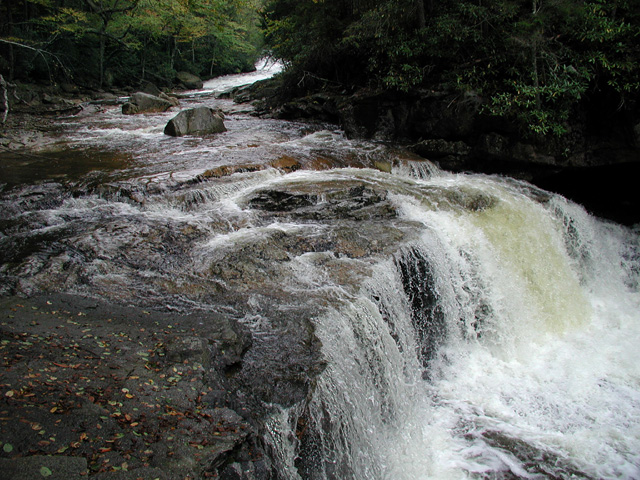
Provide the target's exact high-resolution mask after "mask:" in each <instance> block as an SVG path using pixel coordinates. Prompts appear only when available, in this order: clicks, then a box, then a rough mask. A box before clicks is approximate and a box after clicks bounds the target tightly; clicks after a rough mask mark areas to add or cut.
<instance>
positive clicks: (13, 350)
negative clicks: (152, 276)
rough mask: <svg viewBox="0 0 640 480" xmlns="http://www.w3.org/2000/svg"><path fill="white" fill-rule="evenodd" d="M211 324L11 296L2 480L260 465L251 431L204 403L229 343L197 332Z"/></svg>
mask: <svg viewBox="0 0 640 480" xmlns="http://www.w3.org/2000/svg"><path fill="white" fill-rule="evenodd" d="M174 320H175V319H174ZM201 324H202V318H199V319H196V318H190V317H186V318H185V317H181V318H180V324H177V323H175V322H173V321H172V317H171V315H168V314H158V313H151V312H146V311H142V310H139V309H137V310H134V309H127V308H115V307H112V306H106V305H103V304H100V303H98V302H92V301H90V300H80V299H77V298H76V299H72V298H71V297H66V296H57V297H56V296H49V297H47V298H44V297H42V298H34V299H29V300H25V299H20V298H17V297H10V298H4V299H2V300H1V302H0V354H1V355H2V359H3V368H2V370H1V371H0V478H3V479H9V478H11V479H22V478H24V479H27V478H28V479H34V478H41V477H43V478H44V477H48V478H50V479H58V478H64V479H65V480H71V479H75V478H86V476H87V475H91V476H92V478H97V479H100V478H124V479H138V478H142V479H145V480H146V479H155V478H160V479H173V478H176V479H178V478H179V479H184V478H207V477H215V476H217V475H218V473H219V471H218V470H219V469H220V470H222V469H223V468H225V467H227V466H228V464H230V463H233V462H247V463H249V464H251V465H252V466H254V465H257V464H259V463H260V460H261V459H260V454H259V453H258V452H257V451H253V450H252V448H251V444H252V442H251V427H250V426H249V424H248V423H247V422H246V421H245V420H243V419H242V417H241V416H239V415H238V413H236V412H234V411H233V410H230V409H229V408H213V407H211V406H210V405H211V403H212V402H210V401H205V399H207V396H208V395H209V400H210V398H211V395H212V394H213V395H214V396H215V391H213V390H214V389H213V387H212V386H211V385H214V384H219V383H220V382H219V380H216V379H214V378H211V376H212V375H214V376H215V375H216V373H215V371H216V368H215V365H212V364H211V362H212V361H214V362H215V355H212V352H213V351H215V349H216V344H219V343H220V342H228V341H229V335H228V334H226V335H224V334H223V335H221V334H220V332H221V331H223V330H224V329H222V330H221V329H219V328H218V331H217V333H216V332H213V333H212V332H209V333H210V335H209V336H208V337H209V338H207V337H206V336H202V335H199V336H198V337H195V336H193V335H194V333H193V331H194V328H195V325H199V327H200V328H202V325H201ZM216 328H217V327H216ZM214 330H215V328H214ZM232 336H233V335H232ZM218 346H220V345H218ZM212 359H213V360H212ZM212 366H213V368H211V367H212ZM212 391H213V393H212ZM227 468H228V467H227Z"/></svg>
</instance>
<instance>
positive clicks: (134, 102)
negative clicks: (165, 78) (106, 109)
mask: <svg viewBox="0 0 640 480" xmlns="http://www.w3.org/2000/svg"><path fill="white" fill-rule="evenodd" d="M173 106H174V103H173V102H172V101H171V100H168V99H165V98H161V97H156V96H155V95H150V94H148V93H143V92H137V93H134V94H133V95H131V97H130V98H129V101H128V102H127V103H125V104H124V105H122V113H123V114H125V115H135V114H139V113H155V112H166V111H167V110H169V109H170V108H171V107H173Z"/></svg>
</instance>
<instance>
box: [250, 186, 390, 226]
mask: <svg viewBox="0 0 640 480" xmlns="http://www.w3.org/2000/svg"><path fill="white" fill-rule="evenodd" d="M318 187H319V188H318V189H317V191H318V193H306V192H300V191H297V192H296V191H292V190H266V191H259V192H256V193H255V194H254V195H253V196H252V197H251V198H250V199H249V201H248V204H249V206H250V207H252V208H257V209H260V210H265V211H268V212H280V213H286V212H293V211H295V216H296V218H302V219H330V218H345V219H356V220H358V219H360V220H365V219H373V218H393V217H395V216H396V213H395V210H394V208H393V207H392V206H391V204H390V203H389V202H388V201H387V194H386V191H382V190H381V191H377V190H375V189H374V188H372V187H370V186H365V185H362V184H357V183H355V184H352V185H349V184H347V185H334V186H330V185H325V186H324V187H325V188H322V187H323V186H318ZM294 188H295V187H294Z"/></svg>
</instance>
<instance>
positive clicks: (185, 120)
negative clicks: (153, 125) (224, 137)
mask: <svg viewBox="0 0 640 480" xmlns="http://www.w3.org/2000/svg"><path fill="white" fill-rule="evenodd" d="M223 119H224V115H223V114H222V112H220V111H218V110H215V109H213V108H209V107H198V108H192V109H189V110H183V111H182V112H180V113H179V114H178V115H176V116H175V117H173V118H172V119H171V120H169V123H167V126H166V127H165V129H164V133H165V135H171V136H172V137H181V136H183V135H208V134H212V133H222V132H226V131H227V129H226V127H225V126H224V122H223Z"/></svg>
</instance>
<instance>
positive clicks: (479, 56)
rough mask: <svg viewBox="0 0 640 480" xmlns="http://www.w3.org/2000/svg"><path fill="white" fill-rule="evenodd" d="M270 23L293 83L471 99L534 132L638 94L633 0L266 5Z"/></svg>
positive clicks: (280, 0)
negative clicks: (438, 91)
mask: <svg viewBox="0 0 640 480" xmlns="http://www.w3.org/2000/svg"><path fill="white" fill-rule="evenodd" d="M267 26H268V39H269V42H270V43H271V46H272V48H273V50H274V53H275V54H276V55H277V56H278V57H280V58H282V59H284V60H285V61H286V62H287V63H288V65H289V73H290V74H291V79H295V81H292V82H291V86H292V87H295V88H308V89H313V88H318V87H319V85H323V84H326V85H330V84H339V85H341V87H342V88H353V87H369V88H375V89H392V90H399V91H407V90H410V89H416V88H424V87H428V88H434V87H436V86H437V87H438V88H442V87H445V88H450V89H455V90H459V91H466V92H469V91H473V92H475V93H477V94H478V95H479V96H481V97H482V98H484V100H485V102H484V105H485V107H484V108H485V110H486V111H487V112H488V113H491V114H495V115H500V116H503V117H506V118H511V119H514V120H517V121H518V122H519V123H520V124H521V125H523V126H524V128H525V129H527V130H528V131H530V132H536V133H543V134H544V133H550V132H552V133H556V134H562V133H563V132H564V131H565V127H566V120H567V118H568V117H569V115H570V114H571V112H572V110H573V108H574V107H575V105H577V104H578V103H579V102H581V101H583V100H584V98H587V97H588V98H594V97H599V98H606V101H607V102H609V103H610V104H611V105H615V107H612V108H623V109H624V108H634V105H635V102H637V100H638V96H639V93H640V67H639V65H640V5H639V4H638V0H588V1H582V0H495V1H488V0H438V1H435V0H380V1H375V0H271V1H270V2H269V3H268V6H267Z"/></svg>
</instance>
